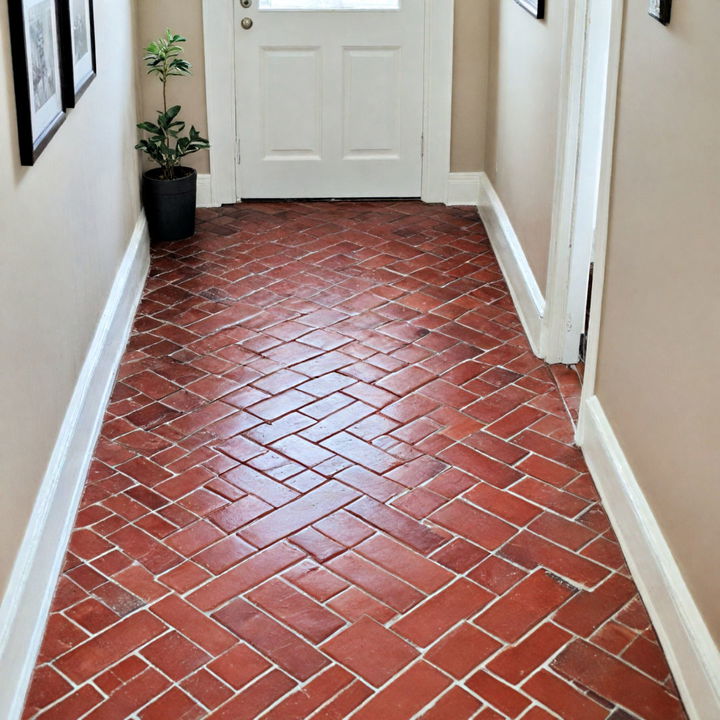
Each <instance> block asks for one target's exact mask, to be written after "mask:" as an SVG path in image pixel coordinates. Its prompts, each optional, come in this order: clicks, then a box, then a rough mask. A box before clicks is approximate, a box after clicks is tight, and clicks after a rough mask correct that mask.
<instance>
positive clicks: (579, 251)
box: [542, 0, 625, 379]
mask: <svg viewBox="0 0 720 720" xmlns="http://www.w3.org/2000/svg"><path fill="white" fill-rule="evenodd" d="M593 3H596V4H598V5H599V4H604V3H608V6H607V8H604V9H603V11H604V12H608V13H609V23H610V27H609V36H608V37H607V38H606V40H607V44H604V45H603V46H602V47H600V46H599V45H597V43H598V38H597V37H596V38H595V43H594V44H592V43H591V44H589V43H588V33H589V30H588V23H589V22H590V21H591V18H590V12H591V9H592V6H593ZM624 6H625V0H577V2H575V3H569V4H568V8H567V16H566V18H565V23H566V27H565V41H564V50H563V73H562V78H561V87H562V88H563V90H562V92H561V108H560V113H559V116H560V126H559V131H558V137H559V138H561V142H560V143H559V145H558V156H557V173H556V179H555V200H554V207H553V225H552V235H551V242H550V255H549V262H548V278H547V314H546V318H545V322H544V326H543V337H542V350H543V357H544V358H545V359H546V360H547V361H548V362H562V363H572V362H576V361H577V360H578V359H579V355H580V337H581V335H582V332H583V329H584V325H585V313H586V302H587V281H588V275H589V270H590V263H591V262H592V261H593V259H594V261H595V272H594V274H593V283H594V288H593V294H594V295H595V297H596V298H601V297H602V294H599V295H598V294H596V293H595V290H596V289H597V287H598V280H599V276H600V275H601V273H599V269H600V270H601V269H602V268H601V267H599V266H602V265H604V255H605V244H606V241H605V237H604V235H605V234H606V233H607V220H608V212H609V202H608V198H609V192H610V180H611V174H612V162H613V145H614V133H615V118H616V112H617V89H618V78H619V71H620V46H621V41H622V28H623V16H624ZM596 23H597V20H596ZM603 50H605V51H607V58H606V62H607V68H606V75H605V81H606V87H605V107H604V108H603V117H602V139H601V141H600V139H598V140H599V143H600V147H599V150H600V167H599V182H598V198H597V214H596V218H595V228H594V232H593V237H592V238H590V237H586V236H585V232H584V231H582V230H581V228H585V227H587V226H588V225H592V223H591V222H589V221H587V219H585V222H579V220H583V218H580V217H579V215H578V213H580V212H587V207H586V206H580V205H579V202H578V201H579V199H580V195H579V194H580V192H581V190H582V185H581V181H580V180H581V179H580V177H579V171H580V165H579V163H580V154H581V150H582V142H583V136H582V132H583V129H584V123H585V113H586V107H585V106H586V101H587V97H586V92H585V90H586V84H587V83H590V82H591V80H590V79H589V78H588V73H589V67H590V64H591V63H592V62H594V57H593V58H591V57H589V55H588V53H589V52H593V53H598V52H602V51H603ZM601 283H602V280H601V279H600V284H601ZM593 303H594V304H595V305H596V306H599V300H598V302H595V301H593ZM588 345H589V343H588ZM585 377H586V379H587V371H586V374H585Z"/></svg>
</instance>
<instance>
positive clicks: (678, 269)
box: [597, 0, 720, 642]
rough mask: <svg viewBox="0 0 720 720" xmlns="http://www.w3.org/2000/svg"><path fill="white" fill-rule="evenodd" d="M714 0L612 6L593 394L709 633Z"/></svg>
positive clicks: (717, 417)
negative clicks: (614, 62)
mask: <svg viewBox="0 0 720 720" xmlns="http://www.w3.org/2000/svg"><path fill="white" fill-rule="evenodd" d="M718 27H720V3H718V2H717V0H694V2H675V3H673V11H672V23H671V24H670V26H669V27H667V28H664V27H663V26H662V25H660V24H659V23H657V22H656V21H654V20H652V19H651V18H649V17H648V16H647V8H646V7H644V3H626V26H625V31H624V39H623V54H622V73H621V79H620V95H619V102H620V105H619V112H618V120H617V139H616V152H615V167H614V182H613V192H612V205H611V218H610V233H609V240H608V254H607V268H606V280H605V283H606V284H605V293H604V294H605V297H604V304H603V316H602V330H601V337H600V357H599V367H598V384H597V394H598V396H599V398H600V401H601V402H602V404H603V407H604V409H605V411H606V413H607V415H608V417H609V419H610V422H611V423H612V426H613V428H614V430H615V432H616V434H617V436H618V438H619V440H620V443H621V445H622V447H623V450H624V451H625V453H626V455H627V457H628V459H629V461H630V464H631V466H632V468H633V470H634V472H635V474H636V476H637V478H638V480H639V482H640V484H641V485H642V488H643V491H644V492H645V495H646V496H647V499H648V501H649V502H650V504H651V506H652V508H653V511H654V513H655V515H656V517H657V519H658V521H659V522H660V526H661V528H662V530H663V534H664V535H665V537H666V538H667V540H668V542H669V543H670V546H671V548H672V550H673V553H674V555H675V557H676V559H677V561H678V564H679V565H680V568H681V569H682V572H683V574H684V576H685V579H686V581H687V583H688V585H689V587H690V589H691V592H692V593H693V595H694V597H695V599H696V601H697V602H698V604H699V606H700V609H701V611H702V612H703V613H704V615H705V618H706V621H707V622H708V624H709V626H710V629H711V631H712V632H713V633H714V636H715V639H716V640H717V641H719V642H720V602H719V601H718V597H720V572H718V568H719V567H720V549H718V538H719V536H720V534H719V532H718V527H720V521H719V520H718V518H719V517H720V414H719V413H718V408H719V407H720V390H718V382H717V367H718V357H720V243H719V241H718V228H720V204H719V203H718V198H720V133H719V132H718V118H719V117H720V93H719V92H718V77H717V68H718V67H719V66H720V44H719V43H718V39H717V28H718Z"/></svg>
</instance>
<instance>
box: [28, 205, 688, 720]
mask: <svg viewBox="0 0 720 720" xmlns="http://www.w3.org/2000/svg"><path fill="white" fill-rule="evenodd" d="M201 220H202V222H201V224H200V227H199V233H198V235H197V236H196V238H195V239H194V240H193V241H192V242H186V243H179V244H175V245H172V246H165V247H159V248H157V249H155V250H154V252H153V262H152V271H151V277H150V280H149V282H148V285H147V289H146V291H145V295H144V298H143V300H142V304H141V307H140V311H139V313H138V316H137V320H136V322H135V327H134V331H133V334H132V338H131V341H130V345H129V347H128V349H127V352H126V353H125V356H124V358H123V361H122V366H121V369H120V375H119V379H118V382H117V385H116V387H115V391H114V393H113V396H112V401H111V403H110V406H109V409H108V413H107V417H106V419H105V423H104V426H103V429H102V437H101V440H100V442H99V444H98V447H97V451H96V456H95V460H94V462H93V464H92V468H91V471H90V474H89V477H88V480H87V486H86V488H85V493H84V496H83V500H82V508H81V510H80V512H79V514H78V517H77V522H76V527H75V530H74V532H73V535H72V539H71V542H70V546H69V550H68V553H67V559H66V562H65V567H64V570H63V573H62V576H61V578H60V581H59V585H58V588H57V594H56V597H55V601H54V605H53V608H52V614H51V616H50V619H49V622H48V628H47V633H46V636H45V640H44V643H43V647H42V651H41V653H40V657H39V659H38V666H37V669H36V673H35V678H34V682H33V684H32V688H31V691H30V693H29V697H28V701H27V707H26V710H25V717H26V718H31V717H32V718H35V717H40V718H44V719H47V720H49V719H51V718H57V719H58V720H73V719H75V718H81V717H82V718H92V719H93V720H112V719H113V718H117V719H118V720H121V719H123V718H134V719H139V720H155V719H156V718H157V719H162V720H169V719H172V720H194V719H196V718H206V717H210V718H213V719H214V720H220V719H224V720H243V719H248V720H249V719H250V718H263V719H266V720H271V719H272V720H294V719H295V720H301V719H304V718H312V719H313V720H321V719H322V720H331V719H338V720H339V719H341V718H355V719H356V720H407V719H410V718H423V719H424V720H463V719H466V718H482V720H492V719H493V718H523V719H524V720H542V719H543V718H567V719H570V720H595V719H597V720H601V719H604V718H612V719H613V720H621V719H622V720H627V719H628V718H633V717H636V718H642V719H643V720H673V719H675V718H683V717H685V716H684V712H683V709H682V707H681V704H680V702H679V701H678V698H677V694H676V691H675V688H674V686H673V682H672V678H671V677H670V673H669V670H668V667H667V664H666V662H665V658H664V656H663V653H662V650H661V649H660V647H659V645H658V642H657V639H656V637H655V634H654V632H653V629H652V627H651V624H650V621H649V619H648V616H647V614H646V612H645V610H644V608H643V605H642V603H641V601H640V599H639V597H638V595H637V592H636V589H635V586H634V584H633V582H632V580H631V578H630V576H629V574H628V570H627V567H626V565H625V563H624V561H623V556H622V553H621V551H620V548H619V547H618V544H617V542H616V539H615V536H614V535H613V532H612V530H611V529H610V525H609V522H608V519H607V517H606V515H605V513H604V511H603V509H602V507H601V505H600V504H599V501H598V496H597V494H596V492H595V489H594V487H593V483H592V481H591V480H590V477H589V476H588V473H587V470H586V468H585V465H584V463H583V459H582V456H581V454H580V452H579V451H578V450H577V449H576V448H575V447H573V446H572V429H571V424H570V420H569V418H568V416H567V413H566V409H565V406H564V405H563V402H562V400H561V397H560V395H559V393H558V389H557V385H556V384H555V382H554V381H553V376H552V375H551V373H550V371H549V369H548V367H547V366H546V365H544V364H543V363H542V362H539V361H538V360H537V359H536V358H535V357H533V355H532V354H531V352H530V351H529V348H528V344H527V342H526V340H525V337H524V335H523V333H522V328H521V326H520V323H519V322H518V318H517V316H516V314H515V312H514V309H513V306H512V302H511V300H510V298H509V296H508V292H507V288H506V287H505V284H504V282H503V280H502V277H501V274H500V272H499V270H498V266H497V263H496V261H495V258H494V257H493V254H492V252H491V250H490V246H489V244H488V241H487V239H486V235H485V232H484V230H483V227H482V225H481V223H480V222H479V221H478V219H477V216H476V213H475V212H473V211H472V210H470V209H448V208H444V207H438V206H427V205H423V204H421V203H418V202H397V203H387V202H373V203H349V202H346V203H336V204H330V203H315V204H311V203H255V204H244V205H240V206H236V207H226V208H223V209H220V210H209V211H202V212H201Z"/></svg>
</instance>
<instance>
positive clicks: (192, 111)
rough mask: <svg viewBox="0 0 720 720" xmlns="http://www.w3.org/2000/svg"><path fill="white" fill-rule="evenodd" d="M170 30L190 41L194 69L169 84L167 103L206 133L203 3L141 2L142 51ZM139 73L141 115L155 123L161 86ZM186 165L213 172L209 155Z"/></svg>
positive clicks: (189, 57) (196, 157)
mask: <svg viewBox="0 0 720 720" xmlns="http://www.w3.org/2000/svg"><path fill="white" fill-rule="evenodd" d="M168 28H169V29H170V30H172V31H173V32H177V33H179V34H180V35H184V36H185V37H186V38H187V39H188V41H187V43H185V45H184V49H185V58H186V59H187V60H188V61H189V62H190V63H192V66H193V67H192V76H191V77H189V78H173V79H171V80H170V83H169V85H168V102H169V104H172V105H182V108H183V111H182V115H181V119H183V120H185V122H186V123H187V124H188V128H189V127H190V125H195V127H197V129H198V130H200V132H201V133H206V132H207V105H206V101H205V59H204V49H203V48H204V45H203V21H202V0H182V2H178V0H138V41H139V44H140V47H141V48H145V47H147V45H148V43H150V41H152V40H155V39H156V38H158V37H160V36H161V35H163V34H164V32H165V30H166V29H168ZM138 62H139V61H138ZM140 72H141V79H140V114H141V116H142V119H143V120H150V121H154V119H155V117H156V112H157V110H158V109H159V108H161V107H162V90H161V87H162V86H161V85H160V83H159V82H158V80H157V78H156V77H154V76H148V75H147V74H146V73H145V71H144V69H143V68H142V67H141V70H140ZM204 137H207V135H204ZM211 139H212V138H211ZM145 163H146V167H150V166H151V165H150V164H149V162H148V161H147V159H146V161H145ZM183 163H184V164H186V165H189V166H190V167H194V168H196V169H197V171H198V172H201V173H207V172H209V171H210V161H209V157H208V153H207V152H206V151H203V152H200V153H197V154H196V155H191V156H189V157H188V158H186V159H185V160H184V161H183Z"/></svg>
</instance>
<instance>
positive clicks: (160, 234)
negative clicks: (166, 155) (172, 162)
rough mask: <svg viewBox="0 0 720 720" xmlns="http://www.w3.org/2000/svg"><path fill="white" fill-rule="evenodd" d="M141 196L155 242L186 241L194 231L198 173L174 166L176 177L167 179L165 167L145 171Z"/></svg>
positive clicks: (152, 238)
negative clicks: (164, 173) (164, 176)
mask: <svg viewBox="0 0 720 720" xmlns="http://www.w3.org/2000/svg"><path fill="white" fill-rule="evenodd" d="M142 199H143V205H144V207H145V216H146V217H147V221H148V228H149V230H150V238H151V240H152V241H153V242H168V241H171V240H183V239H184V238H189V237H192V236H193V235H194V234H195V204H196V200H197V172H196V171H195V170H193V169H192V168H189V167H178V168H175V178H174V179H173V180H165V179H163V177H162V170H160V169H159V168H154V169H153V170H148V171H147V172H145V173H143V183H142Z"/></svg>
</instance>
